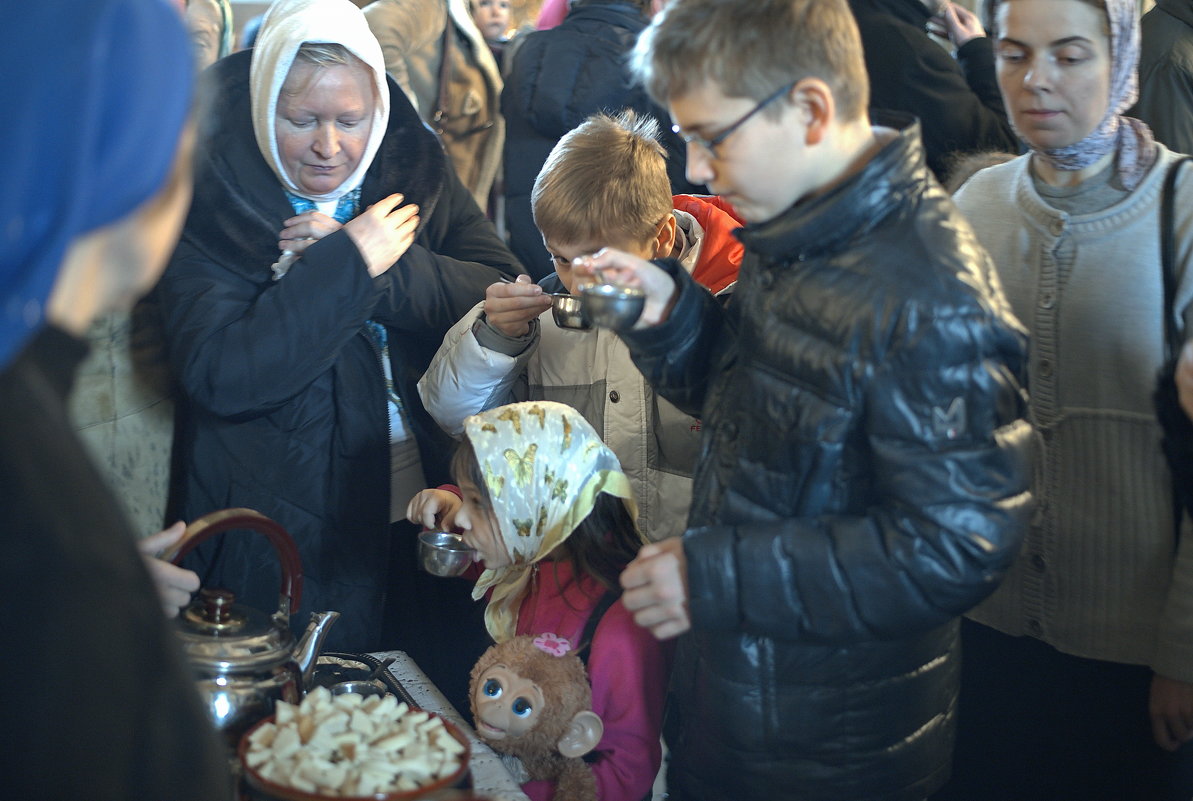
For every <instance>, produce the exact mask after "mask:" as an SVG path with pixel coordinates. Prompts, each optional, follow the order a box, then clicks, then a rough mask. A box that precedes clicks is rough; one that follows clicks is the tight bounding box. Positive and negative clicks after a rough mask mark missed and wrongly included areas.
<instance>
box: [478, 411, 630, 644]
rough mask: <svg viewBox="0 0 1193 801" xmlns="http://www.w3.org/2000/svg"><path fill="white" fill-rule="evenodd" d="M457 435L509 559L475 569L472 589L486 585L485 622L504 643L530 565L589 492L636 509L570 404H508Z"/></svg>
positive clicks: (613, 464) (584, 512)
mask: <svg viewBox="0 0 1193 801" xmlns="http://www.w3.org/2000/svg"><path fill="white" fill-rule="evenodd" d="M464 435H465V436H466V437H468V441H469V442H470V443H471V444H472V448H473V450H474V451H476V458H477V462H478V463H479V465H480V472H481V474H482V475H483V476H484V481H485V486H486V488H487V489H488V492H489V498H490V500H491V501H492V503H493V517H494V518H495V519H496V521H497V526H498V532H499V533H500V535H501V539H502V541H503V542H504V543H505V546H506V549H507V550H508V551H509V555H510V558H511V559H512V560H513V565H511V566H509V567H503V568H498V569H496V570H486V571H485V572H484V573H482V574H481V577H480V579H479V580H478V581H477V583H476V588H475V589H473V591H472V597H473V598H477V599H479V598H482V597H483V596H484V594H485V592H486V591H487V590H488V589H489V588H492V590H493V592H492V595H491V597H490V598H489V606H488V608H486V609H485V627H486V628H488V630H489V633H490V634H491V635H492V636H493V639H494V640H495V641H497V642H504V641H506V640H508V639H510V638H512V637H513V636H514V632H515V630H516V628H517V624H518V606H519V605H520V604H521V602H522V597H523V595H524V594H525V592H526V585H527V583H528V582H529V581H530V575H531V566H532V565H534V564H535V563H536V562H538V561H539V560H541V559H543V558H544V557H545V556H547V554H549V553H551V551H553V550H555V548H556V546H558V545H559V544H560V543H562V542H563V541H564V540H566V539H567V538H568V537H569V536H570V535H571V533H572V531H574V530H575V528H576V526H577V525H579V524H580V522H581V521H583V520H584V518H586V517H588V514H589V512H591V511H592V507H593V504H595V503H596V497H597V495H598V494H599V493H602V492H605V493H608V494H610V495H613V496H616V497H618V498H622V499H623V500H624V501H625V504H626V507H627V509H629V512H630V517H631V518H636V517H637V506H636V505H635V503H634V499H633V492H632V490H631V489H630V482H629V479H627V478H626V476H625V474H624V473H623V472H621V465H620V463H618V461H617V457H616V456H614V455H613V451H611V450H609V448H608V447H607V446H606V445H605V443H603V442H601V438H600V437H599V436H597V433H596V431H594V430H593V428H592V426H591V425H589V424H588V421H587V420H585V419H584V417H583V416H582V415H581V414H580V413H579V412H577V411H576V410H575V409H573V408H572V407H570V406H566V405H564V404H562V403H552V402H550V401H529V402H526V403H512V404H510V405H509V406H502V407H500V408H497V409H492V410H490V411H487V412H482V413H480V414H476V415H473V416H471V417H469V418H467V419H466V420H465V421H464Z"/></svg>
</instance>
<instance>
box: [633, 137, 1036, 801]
mask: <svg viewBox="0 0 1193 801" xmlns="http://www.w3.org/2000/svg"><path fill="white" fill-rule="evenodd" d="M739 235H740V238H741V240H742V242H743V243H744V244H745V246H746V254H745V260H744V261H743V263H742V269H741V273H740V277H739V280H738V284H737V292H736V294H735V295H734V296H733V297H732V299H731V300H730V301H729V303H728V306H727V308H726V309H725V310H722V309H721V307H720V306H719V305H718V303H717V302H716V301H715V300H714V299H713V298H712V297H711V296H709V295H708V293H706V292H700V291H698V288H697V287H695V286H694V285H693V284H692V283H691V282H690V281H689V280H687V279H686V278H685V277H684V275H683V273H682V271H675V270H673V271H672V272H673V273H674V274H675V275H676V278H677V280H678V281H680V286H681V291H680V294H679V296H678V300H677V304H676V306H675V308H674V310H673V312H672V314H671V317H670V319H668V321H667V322H666V323H665V324H664V325H662V326H660V327H658V328H655V329H651V330H649V331H645V332H640V333H636V334H634V335H632V336H630V337H627V339H629V340H631V347H632V349H633V350H634V353H635V360H636V362H637V363H638V364H639V366H640V367H641V368H642V369H643V371H644V372H645V373H646V374H647V376H648V378H650V380H651V382H652V383H653V384H654V385H655V386H656V387H657V388H658V389H659V391H660V392H661V393H662V394H663V395H665V396H667V397H668V398H670V399H671V400H672V401H673V402H675V403H676V404H677V405H678V406H680V408H686V409H690V410H692V411H700V412H702V413H703V422H704V435H705V440H704V452H703V453H702V455H701V459H700V462H699V464H698V466H697V470H696V477H695V487H694V491H693V505H692V511H691V516H690V521H689V526H690V527H689V530H688V531H687V533H686V534H685V539H684V552H685V554H686V558H687V566H688V581H689V591H690V610H691V615H692V623H693V630H692V632H691V633H689V634H688V635H686V636H684V637H683V638H681V640H680V644H679V650H678V652H677V657H676V667H675V674H674V678H673V681H672V689H673V698H672V703H671V704H670V706H669V711H668V715H669V717H670V722H669V737H670V740H669V742H670V746H671V754H672V756H671V760H672V761H671V772H670V775H669V779H668V789H669V790H670V791H672V793H673V797H677V798H680V799H684V800H685V801H687V799H718V800H724V801H729V799H733V800H734V801H741V799H768V800H769V799H780V798H782V799H800V801H814V800H815V801H820V800H822V799H823V800H827V799H832V800H833V801H843V800H844V799H848V801H868V800H870V799H916V800H917V801H918V800H919V799H923V798H924V797H926V796H927V795H928V794H930V793H931V792H932V791H933V790H935V789H936V788H938V787H939V786H940V785H941V784H942V783H943V782H944V780H945V779H946V778H947V776H948V769H949V759H950V751H951V738H952V732H953V727H954V723H953V712H954V701H955V696H956V689H957V687H956V682H957V667H958V666H957V638H956V618H957V616H958V615H959V614H961V613H962V612H963V611H965V610H966V609H968V608H970V607H971V606H973V605H974V604H976V603H977V602H978V601H980V600H981V599H982V598H984V597H985V596H986V595H987V594H989V593H990V592H991V591H992V590H993V589H994V588H995V586H996V585H997V584H998V581H999V579H1000V577H1001V575H1002V573H1003V571H1004V570H1005V569H1006V568H1007V567H1008V566H1009V565H1010V564H1011V562H1012V560H1013V558H1014V556H1015V552H1016V549H1017V548H1018V545H1019V542H1020V539H1021V533H1022V531H1023V529H1024V527H1025V525H1026V523H1027V515H1028V512H1029V507H1030V502H1029V494H1028V486H1029V477H1030V476H1029V471H1030V458H1029V447H1030V441H1031V440H1030V437H1031V435H1030V429H1029V427H1028V424H1027V423H1026V422H1025V420H1024V413H1025V396H1024V393H1023V390H1022V381H1023V376H1024V358H1025V347H1026V340H1025V336H1024V334H1023V330H1022V328H1021V327H1020V326H1019V325H1018V323H1017V322H1016V321H1015V319H1014V318H1013V317H1012V316H1011V314H1010V312H1009V310H1008V306H1007V305H1006V301H1005V299H1004V298H1003V296H1002V293H1001V290H1000V289H999V288H998V287H997V286H996V285H995V284H994V279H993V277H992V272H991V271H992V265H991V264H990V261H989V258H988V257H987V256H986V255H985V253H984V251H982V250H981V248H980V247H979V245H978V243H977V240H976V239H975V237H974V235H973V232H972V231H971V230H970V228H969V225H968V224H967V223H966V222H965V221H964V220H963V219H962V218H961V216H960V215H959V214H958V212H957V211H956V210H955V208H954V207H953V204H952V203H951V202H950V201H949V199H948V197H947V196H946V195H945V194H944V192H943V191H942V190H941V189H940V187H939V186H938V185H937V184H936V183H935V182H934V181H932V179H931V177H930V175H929V173H928V171H927V169H926V168H925V166H924V160H923V151H922V148H921V146H920V142H919V135H918V126H916V125H914V124H910V123H909V124H908V125H907V127H906V128H905V129H904V130H903V131H902V132H900V134H899V136H898V138H897V139H896V140H894V141H893V142H890V143H888V144H887V145H886V146H885V147H884V148H883V149H882V150H881V151H880V152H879V154H878V155H877V156H875V157H874V159H873V160H872V161H871V162H870V163H869V164H868V165H867V166H866V167H865V168H864V169H863V170H862V171H861V172H860V173H859V174H857V175H855V176H854V177H852V178H851V179H849V180H848V181H847V182H846V183H845V184H843V185H841V186H839V187H837V188H836V189H834V190H832V191H831V192H830V193H829V194H827V195H825V196H822V197H820V198H817V199H815V200H813V201H811V202H807V203H803V204H799V205H797V206H795V207H794V208H792V209H791V210H789V211H787V212H785V213H784V214H782V215H780V216H779V217H778V218H776V219H774V220H772V221H770V222H767V223H764V224H760V225H751V226H748V227H746V228H745V229H743V230H742V231H741V232H740V234H739ZM662 263H663V264H668V263H667V262H662Z"/></svg>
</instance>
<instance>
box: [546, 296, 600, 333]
mask: <svg viewBox="0 0 1193 801" xmlns="http://www.w3.org/2000/svg"><path fill="white" fill-rule="evenodd" d="M551 316H552V317H553V318H555V324H556V325H557V326H559V327H560V328H571V329H572V330H574V331H587V330H588V329H589V328H590V327H591V326H589V325H588V324H586V323H585V322H584V316H583V314H582V312H581V309H580V298H579V297H577V296H576V295H568V294H553V295H551Z"/></svg>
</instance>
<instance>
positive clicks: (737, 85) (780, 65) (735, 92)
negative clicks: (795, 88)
mask: <svg viewBox="0 0 1193 801" xmlns="http://www.w3.org/2000/svg"><path fill="white" fill-rule="evenodd" d="M632 65H633V67H634V70H635V71H636V72H637V74H638V76H639V77H640V78H641V79H642V81H643V83H644V84H645V85H646V88H647V91H649V92H650V94H651V96H652V97H653V98H654V99H655V100H656V101H658V102H659V103H662V104H663V105H666V104H667V103H668V101H670V100H671V99H672V98H677V97H682V96H684V95H686V94H688V93H689V92H691V91H693V90H696V89H698V88H699V87H702V86H703V85H705V84H706V83H708V82H712V83H715V84H716V85H717V86H718V87H719V88H720V90H721V93H722V94H724V95H725V96H726V97H749V98H753V99H754V100H756V101H762V100H763V99H764V98H766V97H767V96H769V95H771V94H772V93H774V92H775V91H776V90H778V89H780V88H781V87H783V86H787V85H789V84H794V83H795V82H797V81H800V80H803V79H804V78H819V79H820V80H822V81H824V83H825V84H826V85H827V86H828V87H829V89H830V90H831V91H832V93H833V99H834V100H835V101H836V112H837V113H836V116H837V118H838V119H842V120H847V121H855V120H859V119H865V116H866V107H867V105H868V104H869V102H870V81H869V78H868V76H867V75H866V64H865V60H864V58H863V56H862V41H861V36H860V34H859V33H858V29H857V23H856V22H855V21H854V18H853V12H851V11H850V10H849V5H848V4H847V2H846V0H749V2H725V0H676V1H675V2H672V3H670V4H668V6H667V8H666V9H665V10H664V11H663V13H661V14H659V15H658V16H656V17H655V19H654V22H653V23H652V24H651V25H650V27H648V28H647V29H646V30H645V31H643V33H642V35H641V36H640V37H638V44H637V47H636V48H635V49H634V54H633V60H632ZM781 108H782V107H781V106H780V105H779V104H775V105H772V106H770V107H768V108H767V109H765V110H764V111H763V112H762V113H763V114H764V115H766V116H769V117H770V118H771V119H776V118H777V117H778V115H779V114H780V113H781Z"/></svg>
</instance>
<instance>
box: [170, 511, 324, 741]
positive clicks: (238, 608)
mask: <svg viewBox="0 0 1193 801" xmlns="http://www.w3.org/2000/svg"><path fill="white" fill-rule="evenodd" d="M229 529H248V530H250V531H256V532H260V533H261V534H264V535H265V536H266V537H267V538H268V539H269V541H270V542H271V543H272V544H273V546H274V548H275V549H276V550H277V552H278V558H279V560H280V561H281V566H282V587H281V593H280V595H279V598H278V609H277V611H276V612H272V613H266V612H262V611H259V610H256V609H250V608H249V607H246V606H243V605H241V604H238V603H236V602H235V600H236V599H235V596H234V595H233V594H232V593H231V592H229V591H228V590H222V589H206V588H204V589H201V590H200V591H199V592H198V594H197V595H196V597H195V600H194V601H192V602H191V605H190V606H188V607H187V608H186V609H185V610H184V611H183V612H182V614H181V615H179V618H178V636H179V638H180V639H181V641H182V648H183V650H184V651H185V652H186V656H187V658H188V659H189V660H190V664H191V668H192V670H193V672H194V674H195V679H196V683H197V685H198V689H199V695H200V696H201V697H202V699H203V702H204V705H205V706H206V708H207V714H208V715H209V716H210V718H211V721H212V723H213V724H214V725H215V727H216V728H217V729H219V730H220V732H221V733H222V734H223V735H224V737H225V739H226V741H227V743H228V745H229V746H230V747H231V748H233V749H235V747H236V744H237V742H238V741H239V739H240V735H241V734H242V733H244V731H245V730H246V729H248V728H249V727H250V726H252V725H253V724H254V723H256V722H257V721H259V720H261V719H262V718H264V717H266V716H268V715H271V714H273V709H274V705H275V704H276V703H277V702H278V701H287V702H289V703H298V702H299V701H300V700H301V699H302V696H303V694H304V693H305V692H306V690H307V689H309V687H310V684H311V678H312V676H313V675H314V671H315V663H316V662H317V661H318V657H319V651H320V649H321V647H322V644H323V640H324V637H325V636H326V634H327V631H328V629H330V628H331V625H332V624H333V623H335V621H336V619H337V618H339V616H340V613H339V612H316V613H312V615H311V622H310V623H309V624H308V625H307V628H306V631H305V632H304V633H303V635H302V637H301V638H300V639H299V640H298V642H297V643H296V642H295V641H294V635H293V634H292V633H291V631H290V610H291V609H293V608H295V607H297V606H298V603H299V601H300V600H301V596H302V565H301V561H300V559H299V556H298V548H297V547H296V546H295V544H294V540H293V539H292V538H291V537H290V535H289V534H288V533H286V530H285V529H283V528H282V527H281V526H280V525H278V524H277V523H275V522H274V521H273V520H270V519H269V518H268V517H266V516H265V515H263V514H261V513H260V512H256V511H253V510H252V509H223V510H221V511H218V512H212V513H211V514H208V515H204V516H203V517H201V518H199V519H198V520H196V521H194V522H193V523H191V524H190V525H189V526H187V529H186V533H185V534H184V535H183V536H182V538H181V539H180V540H179V542H178V544H177V545H176V546H175V547H174V553H173V554H167V555H166V558H169V559H170V561H172V562H173V563H174V564H179V563H180V562H181V561H182V558H183V557H184V556H186V555H187V554H188V553H190V551H191V550H192V549H193V548H194V547H195V546H197V545H198V544H199V543H201V542H203V541H204V540H207V539H208V538H210V537H213V536H215V535H216V534H219V533H222V532H224V531H228V530H229Z"/></svg>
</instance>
